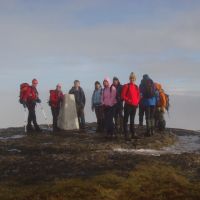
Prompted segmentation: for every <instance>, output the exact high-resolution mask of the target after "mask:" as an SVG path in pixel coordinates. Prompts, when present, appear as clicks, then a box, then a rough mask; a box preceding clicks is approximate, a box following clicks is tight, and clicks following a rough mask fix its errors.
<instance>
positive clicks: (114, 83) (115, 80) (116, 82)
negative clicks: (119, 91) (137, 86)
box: [113, 76, 119, 86]
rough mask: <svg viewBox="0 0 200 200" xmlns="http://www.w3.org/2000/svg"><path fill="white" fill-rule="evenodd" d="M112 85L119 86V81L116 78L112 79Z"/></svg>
mask: <svg viewBox="0 0 200 200" xmlns="http://www.w3.org/2000/svg"><path fill="white" fill-rule="evenodd" d="M113 85H114V86H117V85H119V79H118V78H117V77H116V76H115V77H113Z"/></svg>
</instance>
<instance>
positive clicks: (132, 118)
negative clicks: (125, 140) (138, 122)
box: [130, 106, 137, 138]
mask: <svg viewBox="0 0 200 200" xmlns="http://www.w3.org/2000/svg"><path fill="white" fill-rule="evenodd" d="M136 110H137V107H136V106H131V112H130V131H131V136H132V138H134V137H135V136H136V134H135V114H136Z"/></svg>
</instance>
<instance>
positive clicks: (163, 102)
mask: <svg viewBox="0 0 200 200" xmlns="http://www.w3.org/2000/svg"><path fill="white" fill-rule="evenodd" d="M155 87H156V90H157V91H158V92H159V101H158V102H157V107H162V108H166V106H167V100H166V97H165V93H164V90H163V89H162V86H161V84H159V83H155Z"/></svg>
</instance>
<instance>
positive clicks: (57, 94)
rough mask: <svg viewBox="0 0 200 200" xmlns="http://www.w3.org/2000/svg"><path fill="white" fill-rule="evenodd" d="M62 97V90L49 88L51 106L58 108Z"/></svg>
mask: <svg viewBox="0 0 200 200" xmlns="http://www.w3.org/2000/svg"><path fill="white" fill-rule="evenodd" d="M63 97H64V95H63V93H62V91H58V90H50V97H49V105H50V106H51V107H53V108H60V104H61V102H62V101H63Z"/></svg>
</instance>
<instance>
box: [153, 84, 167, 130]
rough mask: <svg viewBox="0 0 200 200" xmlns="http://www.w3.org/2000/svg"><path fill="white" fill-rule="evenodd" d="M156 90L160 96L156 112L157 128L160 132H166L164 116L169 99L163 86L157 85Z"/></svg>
mask: <svg viewBox="0 0 200 200" xmlns="http://www.w3.org/2000/svg"><path fill="white" fill-rule="evenodd" d="M155 88H156V91H158V95H159V98H158V101H157V104H156V111H155V126H156V127H157V128H158V129H159V131H164V130H165V126H166V121H165V118H164V114H165V111H166V109H167V97H166V94H165V92H164V90H163V89H162V86H161V84H159V83H155Z"/></svg>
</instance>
